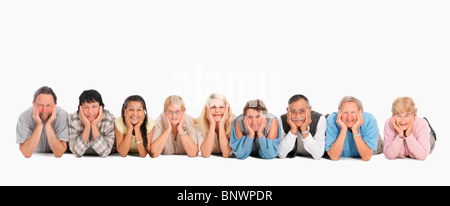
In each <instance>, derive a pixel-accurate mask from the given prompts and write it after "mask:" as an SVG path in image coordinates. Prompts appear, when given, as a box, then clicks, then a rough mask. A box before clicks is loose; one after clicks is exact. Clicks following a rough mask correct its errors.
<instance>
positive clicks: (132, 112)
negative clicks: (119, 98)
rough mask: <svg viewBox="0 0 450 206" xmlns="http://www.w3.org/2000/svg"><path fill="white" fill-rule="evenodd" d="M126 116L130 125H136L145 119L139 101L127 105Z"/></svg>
mask: <svg viewBox="0 0 450 206" xmlns="http://www.w3.org/2000/svg"><path fill="white" fill-rule="evenodd" d="M126 111H127V115H128V117H129V118H130V122H131V124H134V125H135V124H137V123H138V122H139V120H140V119H141V118H145V110H144V107H143V106H142V103H141V102H139V101H130V102H128V104H127V108H126Z"/></svg>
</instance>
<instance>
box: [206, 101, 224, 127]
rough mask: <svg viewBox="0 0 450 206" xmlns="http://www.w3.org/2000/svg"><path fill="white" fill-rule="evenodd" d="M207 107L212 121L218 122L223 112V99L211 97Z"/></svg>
mask: <svg viewBox="0 0 450 206" xmlns="http://www.w3.org/2000/svg"><path fill="white" fill-rule="evenodd" d="M209 108H210V111H211V115H212V116H213V118H214V121H216V122H220V120H221V119H222V117H223V114H224V113H225V101H223V100H222V99H218V98H215V99H212V100H210V101H209Z"/></svg>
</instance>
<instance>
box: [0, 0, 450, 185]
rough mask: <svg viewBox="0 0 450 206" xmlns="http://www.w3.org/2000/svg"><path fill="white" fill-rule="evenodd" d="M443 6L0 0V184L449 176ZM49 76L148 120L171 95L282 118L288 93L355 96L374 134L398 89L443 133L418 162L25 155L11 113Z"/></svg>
mask: <svg viewBox="0 0 450 206" xmlns="http://www.w3.org/2000/svg"><path fill="white" fill-rule="evenodd" d="M449 11H450V5H449V3H448V1H393V0H389V1H279V0H278V1H261V0H260V1H243V0H239V1H93V0H89V1H2V2H1V3H0V68H1V73H2V75H1V81H0V83H1V88H2V89H1V92H2V95H1V96H2V98H1V101H0V104H1V107H0V108H1V109H2V115H1V118H0V119H1V124H0V125H1V131H2V134H1V135H0V163H1V166H0V167H1V169H0V185H449V184H450V178H449V175H448V174H449V173H450V166H449V163H448V162H449V154H448V152H447V151H446V150H447V149H448V145H449V142H448V135H447V133H448V132H447V130H445V127H446V126H447V124H448V120H447V118H446V116H448V114H449V113H448V108H449V107H448V103H449V97H448V89H449V88H450V85H449V81H448V69H449V66H450V62H449V61H450V58H449V57H450V38H449V37H450V12H449ZM445 70H447V71H445ZM43 85H48V86H50V87H52V88H53V89H54V91H55V92H56V94H57V96H58V105H59V106H60V107H62V108H64V109H65V110H67V111H68V112H69V113H72V112H74V111H75V110H76V108H77V105H78V96H79V95H80V93H81V92H82V91H83V90H85V89H96V90H98V91H99V92H100V93H101V94H102V96H103V100H104V102H105V104H106V107H105V109H108V110H110V111H111V112H112V113H113V114H115V115H116V116H118V115H120V108H121V105H122V103H123V100H124V99H125V98H126V97H128V96H129V95H133V94H139V95H141V96H143V97H144V98H145V100H146V102H147V107H148V112H149V114H150V115H151V117H152V118H154V119H156V118H157V117H158V115H159V114H160V113H161V112H162V110H163V103H164V100H165V98H166V97H167V96H169V95H172V94H178V95H180V96H181V97H182V98H183V99H184V100H185V102H186V107H187V109H188V111H187V113H188V114H191V115H192V116H193V117H197V116H198V115H199V114H200V111H201V107H202V105H203V104H204V102H205V100H206V98H207V95H209V94H210V93H212V92H219V93H223V94H225V95H226V96H227V97H228V98H229V100H230V103H231V106H232V109H233V111H234V113H235V114H240V113H242V108H243V106H244V104H245V102H247V101H248V100H250V99H255V98H260V99H262V100H263V101H264V102H265V103H266V105H267V107H268V109H269V112H271V113H273V114H275V115H277V116H279V115H281V114H283V112H284V111H285V108H286V106H287V101H288V99H289V97H291V96H292V95H293V94H297V93H300V94H304V95H306V96H307V97H308V98H309V99H310V103H311V105H312V106H313V109H314V110H316V111H318V112H321V113H323V114H326V113H331V112H334V111H337V105H338V103H339V101H340V99H341V98H342V97H343V96H345V95H352V96H355V97H357V98H359V99H360V100H362V102H363V104H364V108H365V111H366V112H370V113H372V114H374V115H375V117H376V118H377V120H378V127H379V129H380V133H381V134H383V127H384V122H385V120H386V119H387V118H388V117H390V115H391V113H390V110H391V105H392V102H393V100H394V99H395V98H397V97H401V96H410V97H412V98H413V99H414V100H415V102H416V106H417V107H418V115H419V116H425V117H427V118H428V119H429V120H430V121H431V123H432V125H433V127H434V129H435V130H436V131H437V136H438V140H437V143H436V144H437V145H436V148H435V150H434V152H433V153H432V154H431V155H430V156H428V158H427V159H426V160H425V161H419V160H413V159H397V160H388V159H386V158H385V157H384V155H377V156H373V157H372V159H371V160H370V161H369V162H363V161H362V160H360V159H351V158H342V159H341V160H339V161H337V162H333V161H330V160H328V159H321V160H318V161H316V160H312V159H310V158H303V157H296V158H293V159H278V158H276V159H273V160H262V159H258V158H253V157H249V158H248V159H246V160H237V159H235V158H230V159H223V158H221V157H217V156H213V157H211V158H209V159H205V158H203V157H200V156H199V157H197V158H188V157H185V156H160V157H158V158H154V159H152V158H149V157H147V158H144V159H141V158H138V157H133V156H129V157H126V158H121V157H120V156H118V155H117V154H116V155H112V156H109V157H107V158H104V159H102V158H98V157H82V158H75V157H74V156H73V155H72V154H70V153H67V154H65V155H64V156H63V157H62V158H59V159H57V158H53V157H52V155H47V154H35V155H33V157H32V158H31V159H25V158H24V157H23V156H22V154H21V153H20V151H19V149H18V145H17V144H16V143H15V140H16V135H15V128H16V122H17V118H18V117H19V115H20V113H21V112H23V111H24V110H25V109H27V108H28V107H30V106H31V102H32V96H33V94H34V92H35V91H36V90H37V89H38V88H39V87H41V86H43Z"/></svg>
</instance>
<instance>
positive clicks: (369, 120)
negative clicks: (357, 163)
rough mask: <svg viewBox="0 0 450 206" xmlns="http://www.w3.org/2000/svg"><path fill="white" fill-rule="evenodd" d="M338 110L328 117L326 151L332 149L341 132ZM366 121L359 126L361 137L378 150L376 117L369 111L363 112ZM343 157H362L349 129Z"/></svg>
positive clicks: (374, 149)
mask: <svg viewBox="0 0 450 206" xmlns="http://www.w3.org/2000/svg"><path fill="white" fill-rule="evenodd" d="M337 115H338V113H337V112H333V113H332V114H330V116H328V118H327V129H326V137H325V151H328V150H330V147H331V145H333V143H334V142H335V141H336V139H337V138H338V136H339V133H340V132H341V127H340V126H339V125H338V124H337V123H336V119H337ZM363 116H364V123H363V124H362V125H361V127H360V128H359V132H360V133H361V138H362V139H363V140H364V142H365V143H366V144H367V146H369V147H370V149H372V150H373V151H377V146H378V135H379V131H378V125H377V120H376V119H375V117H374V116H373V115H372V114H370V113H367V112H364V113H363ZM341 157H361V156H360V155H359V152H358V149H357V148H356V143H355V140H354V139H353V134H352V133H351V131H347V136H346V137H345V142H344V148H343V149H342V153H341Z"/></svg>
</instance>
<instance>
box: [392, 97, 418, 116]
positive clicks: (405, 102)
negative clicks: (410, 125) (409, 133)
mask: <svg viewBox="0 0 450 206" xmlns="http://www.w3.org/2000/svg"><path fill="white" fill-rule="evenodd" d="M403 112H411V113H412V114H413V115H414V116H416V115H417V108H416V104H415V103H414V101H413V99H412V98H411V97H399V98H397V99H396V100H394V103H392V116H394V115H396V114H400V113H403Z"/></svg>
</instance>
